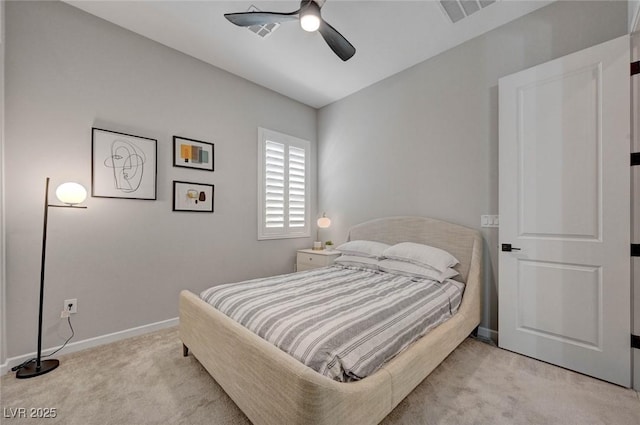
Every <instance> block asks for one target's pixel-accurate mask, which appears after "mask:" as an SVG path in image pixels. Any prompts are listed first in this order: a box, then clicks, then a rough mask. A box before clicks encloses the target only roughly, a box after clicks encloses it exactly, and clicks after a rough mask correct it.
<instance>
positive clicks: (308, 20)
mask: <svg viewBox="0 0 640 425" xmlns="http://www.w3.org/2000/svg"><path fill="white" fill-rule="evenodd" d="M300 26H301V27H302V29H303V30H305V31H308V32H314V31H318V28H320V7H319V6H318V5H317V4H316V3H315V2H314V1H310V2H309V3H308V4H307V7H306V8H304V10H302V11H301V12H300Z"/></svg>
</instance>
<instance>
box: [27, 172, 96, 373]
mask: <svg viewBox="0 0 640 425" xmlns="http://www.w3.org/2000/svg"><path fill="white" fill-rule="evenodd" d="M56 197H57V198H58V199H59V200H60V202H62V203H63V204H66V205H52V204H49V177H47V182H46V183H45V192H44V224H43V230H42V261H41V263H40V311H39V317H38V356H37V357H36V359H35V363H34V362H30V363H28V364H27V365H25V366H23V367H22V368H20V369H19V370H18V371H17V372H16V378H19V379H26V378H33V377H35V376H39V375H44V374H45V373H48V372H51V371H52V370H53V369H55V368H57V367H58V366H59V365H60V362H59V361H58V360H56V359H48V360H42V359H41V358H42V307H43V305H44V265H45V257H46V253H47V219H48V215H49V214H48V213H49V207H55V208H87V207H83V206H78V205H77V204H79V203H81V202H83V201H84V200H85V199H86V198H87V190H86V189H85V188H84V187H82V185H80V184H78V183H72V182H69V183H63V184H61V185H60V186H58V188H57V189H56Z"/></svg>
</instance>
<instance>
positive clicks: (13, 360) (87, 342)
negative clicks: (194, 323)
mask: <svg viewBox="0 0 640 425" xmlns="http://www.w3.org/2000/svg"><path fill="white" fill-rule="evenodd" d="M177 325H178V318H177V317H174V318H173V319H167V320H163V321H161V322H155V323H149V324H148V325H143V326H137V327H135V328H131V329H125V330H123V331H118V332H113V333H110V334H106V335H101V336H97V337H94V338H88V339H83V340H82V341H76V342H72V343H69V344H68V345H67V346H66V347H65V348H64V350H62V351H60V354H69V353H74V352H76V351H80V350H86V349H87V348H92V347H97V346H99V345H103V344H108V343H110V342H115V341H120V340H122V339H127V338H131V337H133V336H138V335H143V334H146V333H149V332H153V331H157V330H160V329H165V328H170V327H172V326H177ZM60 347H61V346H60V345H59V346H57V347H52V348H47V349H44V350H42V354H48V353H51V352H53V351H54V350H57V349H58V348H60ZM35 356H36V353H35V352H33V353H28V354H23V355H21V356H16V357H10V358H8V359H7V361H6V362H4V363H3V364H2V365H0V375H4V374H6V373H7V372H9V371H11V368H12V367H14V366H17V365H19V364H20V363H22V362H24V361H26V360H29V359H30V358H33V357H35Z"/></svg>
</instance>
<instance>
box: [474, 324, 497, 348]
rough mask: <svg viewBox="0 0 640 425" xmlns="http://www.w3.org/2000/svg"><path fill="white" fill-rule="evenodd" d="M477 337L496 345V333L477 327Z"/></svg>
mask: <svg viewBox="0 0 640 425" xmlns="http://www.w3.org/2000/svg"><path fill="white" fill-rule="evenodd" d="M478 336H481V337H483V338H487V339H490V340H491V341H493V343H494V344H496V345H498V331H494V330H493V329H489V328H483V327H482V326H480V327H478Z"/></svg>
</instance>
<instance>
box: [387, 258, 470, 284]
mask: <svg viewBox="0 0 640 425" xmlns="http://www.w3.org/2000/svg"><path fill="white" fill-rule="evenodd" d="M378 268H379V269H380V270H382V271H383V272H389V273H396V274H401V275H403V276H410V277H418V278H421V279H431V280H437V281H438V282H440V283H442V282H444V280H445V279H450V278H452V277H454V276H457V275H458V272H457V271H455V270H454V269H446V270H445V271H444V272H439V271H438V270H435V269H433V268H431V267H423V266H419V265H417V264H412V263H407V262H406V261H397V260H382V261H380V263H378Z"/></svg>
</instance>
